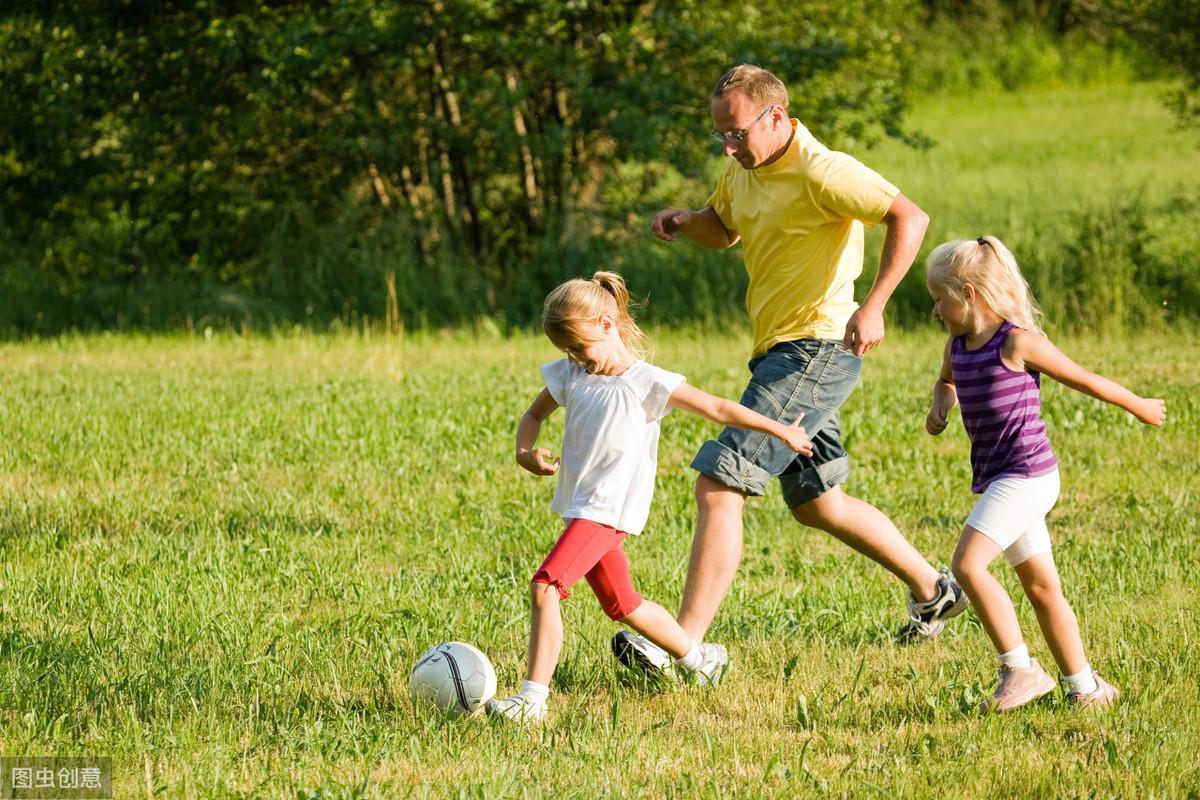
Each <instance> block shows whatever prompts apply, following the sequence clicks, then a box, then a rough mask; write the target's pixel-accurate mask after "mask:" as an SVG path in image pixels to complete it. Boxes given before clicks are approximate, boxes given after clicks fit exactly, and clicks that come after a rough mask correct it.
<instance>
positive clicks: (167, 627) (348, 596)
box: [0, 333, 1200, 798]
mask: <svg viewBox="0 0 1200 800" xmlns="http://www.w3.org/2000/svg"><path fill="white" fill-rule="evenodd" d="M654 340H655V343H656V345H657V353H656V361H657V362H658V363H660V364H662V365H663V366H666V367H669V368H672V369H677V370H680V371H682V372H684V373H686V374H687V375H688V376H689V378H690V380H692V382H694V383H695V384H697V385H699V386H701V387H702V388H705V389H707V390H709V391H713V392H716V393H721V394H725V395H732V396H736V395H737V393H738V392H739V391H740V389H741V386H742V383H743V380H744V370H743V364H744V358H745V353H746V350H747V342H746V341H745V340H744V337H737V336H716V335H709V336H701V335H688V334H682V333H674V334H672V333H658V334H656V335H655V336H654ZM1064 347H1065V349H1066V350H1067V352H1068V353H1070V354H1072V355H1073V356H1075V357H1076V358H1077V359H1078V360H1079V361H1081V362H1082V363H1084V364H1086V365H1089V366H1091V367H1093V368H1095V369H1097V370H1099V371H1101V372H1104V373H1106V374H1109V375H1111V376H1112V377H1114V378H1116V379H1118V380H1121V381H1122V382H1125V383H1127V384H1128V385H1130V386H1132V387H1134V388H1135V389H1136V390H1139V391H1145V392H1149V393H1152V394H1155V395H1158V396H1163V397H1165V398H1167V401H1168V409H1169V415H1170V417H1169V422H1168V425H1167V426H1166V428H1164V429H1163V430H1150V429H1146V428H1144V427H1142V426H1139V425H1138V424H1136V423H1135V422H1133V421H1132V420H1131V419H1129V418H1127V417H1126V416H1125V415H1124V414H1123V413H1122V412H1120V411H1118V410H1116V409H1113V408H1111V407H1105V406H1102V405H1101V404H1099V403H1097V402H1095V401H1092V400H1091V399H1089V398H1086V397H1083V396H1081V395H1078V394H1074V393H1071V392H1069V391H1066V390H1064V389H1062V388H1060V387H1057V386H1052V385H1051V386H1048V387H1047V388H1046V390H1045V392H1044V401H1045V407H1046V417H1047V420H1048V424H1049V427H1050V433H1051V437H1052V441H1053V443H1054V445H1055V448H1056V451H1057V453H1058V455H1059V457H1060V459H1061V461H1062V467H1063V477H1064V489H1063V494H1062V498H1061V500H1060V501H1059V505H1058V507H1057V508H1056V509H1055V511H1054V512H1053V513H1052V515H1051V519H1050V526H1051V531H1052V536H1053V538H1054V541H1055V546H1056V552H1057V554H1058V558H1059V561H1060V568H1061V571H1062V575H1063V581H1064V586H1065V589H1066V592H1067V596H1068V598H1069V599H1070V600H1071V601H1072V602H1073V604H1074V606H1075V609H1076V611H1077V612H1078V614H1079V617H1080V620H1081V624H1082V628H1083V633H1084V639H1085V643H1086V646H1087V650H1088V653H1089V657H1090V658H1091V660H1092V663H1093V664H1094V665H1095V666H1096V667H1097V668H1098V669H1099V670H1100V671H1102V673H1103V674H1104V675H1105V676H1106V677H1107V678H1109V679H1110V680H1112V681H1113V682H1114V683H1115V684H1117V685H1118V686H1119V687H1121V689H1122V691H1123V693H1124V695H1123V700H1122V702H1121V704H1120V705H1118V706H1117V707H1115V708H1114V709H1112V710H1111V711H1109V712H1107V713H1104V714H1099V715H1087V714H1079V713H1075V712H1073V711H1072V710H1071V709H1068V708H1066V707H1063V706H1062V705H1061V703H1057V702H1055V703H1048V704H1045V705H1042V706H1038V707H1036V708H1032V709H1029V710H1027V711H1023V712H1021V713H1019V714H1014V715H1012V716H1009V717H1004V718H980V717H978V716H976V715H975V714H974V713H972V709H973V707H974V706H975V704H976V703H977V702H978V701H979V700H980V699H981V698H983V697H984V696H985V695H986V693H987V692H988V691H989V690H990V688H991V685H992V680H993V673H994V663H993V662H994V656H993V654H992V653H991V652H990V647H989V645H988V642H987V639H986V637H985V635H984V634H983V632H982V631H981V630H980V628H979V626H978V623H977V622H976V621H975V620H974V619H973V618H972V617H970V616H968V617H967V618H965V619H963V620H960V621H958V622H957V623H955V624H953V626H952V627H951V629H950V630H949V632H948V633H947V635H945V636H944V637H943V638H942V639H941V640H939V641H937V642H934V643H932V644H929V645H925V646H920V647H911V648H906V647H899V646H897V645H895V644H893V643H892V642H891V640H890V633H891V631H892V630H893V629H894V628H895V627H896V625H897V624H898V623H899V621H900V618H901V614H902V611H903V602H904V593H903V591H902V587H901V586H900V584H899V583H898V582H897V581H895V580H894V579H891V578H890V577H889V576H888V575H887V574H886V573H884V572H883V571H882V570H881V569H879V568H877V567H875V566H874V565H872V564H871V563H870V562H868V561H867V560H866V559H864V558H862V557H860V556H857V555H855V554H853V553H851V552H850V551H849V550H848V549H846V548H845V547H843V546H841V545H839V544H837V543H836V542H834V541H833V540H831V539H830V538H829V537H827V536H825V535H823V534H819V533H816V532H813V531H807V530H801V529H799V528H798V527H796V526H795V525H794V523H791V522H790V521H789V517H788V515H787V514H786V512H785V510H784V509H783V508H782V504H781V502H780V500H779V496H778V490H777V489H772V491H771V492H770V494H769V495H768V496H767V497H766V498H764V499H761V500H757V501H755V502H753V503H751V505H750V507H749V512H748V514H747V517H746V524H747V544H746V554H745V558H744V560H743V562H742V565H741V569H740V571H739V573H738V577H737V580H736V582H735V584H734V587H733V590H732V592H731V593H730V595H729V597H728V598H727V599H726V601H725V603H724V605H723V607H722V611H721V614H720V615H719V617H718V619H717V622H716V625H715V626H714V628H713V630H712V634H711V636H712V638H713V639H715V640H719V641H722V642H724V643H726V644H727V645H728V646H729V648H730V652H731V655H732V658H733V664H734V671H733V672H732V674H731V675H730V677H729V679H728V681H727V683H726V684H725V685H723V686H722V687H720V688H719V689H718V690H716V691H697V690H684V691H677V692H668V693H663V694H655V693H652V692H647V691H645V690H643V689H642V688H639V687H638V686H636V685H634V684H630V683H629V682H628V681H627V680H624V679H623V678H622V676H621V675H620V674H619V673H618V671H617V669H616V668H615V666H614V664H613V662H612V661H611V658H610V657H609V655H608V651H607V641H608V638H609V637H610V636H611V634H612V633H613V632H614V631H615V630H616V626H615V625H614V624H612V623H611V622H610V621H609V620H607V618H605V617H604V616H603V614H602V613H601V612H600V610H599V608H598V607H597V605H596V603H595V601H594V600H593V599H592V598H591V597H590V595H589V592H588V591H587V589H586V587H585V586H582V585H581V586H579V587H578V591H577V592H576V594H575V595H574V596H573V597H572V598H571V599H570V600H569V601H567V603H566V604H565V613H566V621H567V643H566V649H565V652H564V660H563V665H562V667H561V668H560V670H559V673H558V675H557V676H556V686H555V688H556V691H555V694H554V695H553V705H552V716H551V719H550V722H549V725H548V726H547V727H546V728H545V730H544V731H542V732H540V733H526V732H517V731H513V730H509V729H507V728H505V727H503V726H495V725H491V724H488V723H487V722H486V721H485V720H466V721H459V722H451V721H444V720H442V719H439V718H436V717H432V716H430V715H428V714H426V713H424V712H422V711H420V710H419V709H416V708H414V707H413V706H412V705H411V703H410V702H409V699H408V696H407V690H406V682H407V677H408V672H409V670H410V669H411V666H412V664H413V663H414V660H415V658H416V657H417V656H418V655H419V654H420V653H421V652H422V651H423V650H424V649H425V648H426V647H428V646H429V645H431V644H433V643H435V642H438V641H441V640H446V639H462V640H465V641H470V642H473V643H475V644H477V645H478V646H480V647H482V648H483V649H484V650H485V651H486V652H487V653H489V654H490V656H491V657H492V659H493V661H494V663H495V664H496V667H497V669H498V672H499V675H500V682H501V690H502V691H508V690H512V689H514V688H515V687H516V685H517V683H518V682H519V680H520V675H521V672H522V669H523V663H522V662H523V657H524V639H525V634H526V630H527V629H526V626H527V608H526V603H527V601H526V582H527V580H528V577H529V576H530V575H531V574H532V571H533V569H534V568H535V567H536V565H537V563H538V561H539V559H540V558H541V556H542V555H544V553H545V551H546V550H547V548H548V547H549V545H550V544H551V543H552V542H553V540H554V538H555V537H556V535H557V533H558V527H559V525H558V522H557V521H556V520H555V519H554V517H553V516H552V515H551V514H550V512H549V511H548V508H547V507H548V504H549V500H550V496H551V494H552V491H553V483H552V481H549V480H542V479H537V478H534V477H533V476H530V475H528V474H526V473H523V472H522V471H520V470H519V468H517V467H516V465H515V464H514V463H513V460H512V453H511V448H512V434H513V430H514V428H515V423H516V419H517V417H518V416H519V415H520V413H521V412H522V411H523V410H524V408H525V406H526V404H527V403H528V402H529V400H530V399H531V398H532V397H533V395H534V394H535V393H536V392H537V391H538V389H539V382H538V380H539V379H538V374H537V365H538V364H539V363H541V362H543V361H545V360H549V359H551V358H553V357H554V355H555V354H554V353H553V351H552V350H551V348H550V346H549V344H548V343H547V342H545V341H544V340H543V339H541V338H531V337H517V338H513V339H501V338H488V337H486V336H484V337H481V338H479V339H478V340H476V339H475V338H473V337H470V336H466V335H461V336H460V335H454V336H451V335H447V336H436V335H429V336H419V337H414V336H409V337H408V338H406V339H393V338H387V339H384V338H379V337H375V338H372V339H369V340H364V339H362V338H361V337H355V336H352V335H343V336H338V337H312V336H307V335H280V336H278V337H274V338H270V337H250V338H240V337H229V336H225V335H222V334H217V335H216V336H214V337H213V338H212V339H205V338H203V337H197V338H195V339H191V338H136V337H121V336H100V337H88V338H70V337H68V338H63V339H55V340H47V341H39V342H31V343H24V344H9V345H3V346H0V363H3V364H4V382H3V385H2V386H0V409H3V413H0V441H3V442H4V443H5V447H4V448H2V449H0V548H2V549H0V554H2V555H0V558H2V566H0V752H2V753H5V754H22V753H27V754H58V755H72V754H81V753H90V754H101V755H111V756H112V757H113V758H114V762H115V769H116V789H117V796H118V797H149V796H150V795H151V793H153V796H155V797H164V796H165V797H251V796H272V797H316V796H319V797H356V796H362V797H389V798H390V797H408V796H411V797H458V796H464V797H489V798H490V797H521V796H543V795H546V796H564V797H594V796H597V795H623V796H624V795H628V796H644V797H663V796H667V797H671V796H693V795H701V796H706V797H707V796H711V797H749V796H773V797H790V796H796V795H820V794H830V795H833V796H849V795H853V796H874V795H878V796H904V797H908V796H926V797H931V796H945V795H947V794H952V795H954V796H963V797H993V796H1029V795H1042V796H1055V797H1057V796H1080V797H1082V796H1096V795H1101V796H1151V795H1157V796H1161V797H1179V796H1187V795H1188V794H1189V793H1190V794H1192V795H1193V796H1194V795H1195V794H1196V793H1197V792H1200V773H1198V771H1197V766H1196V760H1195V754H1196V752H1197V750H1198V749H1200V736H1198V735H1197V732H1196V727H1195V715H1196V710H1197V707H1198V706H1200V688H1198V687H1200V658H1198V657H1197V656H1196V654H1195V653H1196V647H1197V643H1198V642H1200V622H1198V617H1197V611H1200V609H1198V607H1197V606H1198V602H1197V598H1196V594H1195V586H1194V583H1195V576H1196V574H1198V572H1197V571H1198V570H1200V555H1198V554H1197V550H1196V547H1195V542H1196V535H1197V533H1200V531H1198V530H1197V523H1196V513H1197V510H1198V508H1197V506H1198V504H1197V493H1198V490H1200V484H1198V481H1197V470H1198V467H1197V464H1198V458H1197V457H1198V456H1200V447H1198V445H1197V443H1198V442H1200V423H1198V422H1197V419H1198V418H1200V415H1198V412H1200V401H1198V400H1197V397H1198V390H1200V376H1198V375H1197V373H1196V370H1195V364H1196V363H1197V360H1198V359H1200V345H1198V344H1197V343H1196V341H1195V340H1194V339H1181V338H1166V337H1158V336H1155V335H1143V336H1141V337H1137V338H1132V339H1123V340H1112V341H1103V340H1099V339H1097V340H1089V339H1082V340H1073V341H1067V342H1065V343H1064ZM939 353H940V340H939V337H937V336H936V335H934V334H932V333H919V334H906V335H895V336H893V337H891V338H889V339H888V340H887V342H885V344H884V346H883V347H882V348H881V349H880V350H878V351H876V352H875V353H873V354H872V355H871V356H870V357H869V358H868V361H867V366H866V370H865V377H864V381H863V384H862V385H861V386H860V388H859V389H858V390H857V391H856V393H855V395H854V396H853V397H852V399H851V401H850V402H849V404H848V405H847V407H846V409H845V412H844V427H845V430H846V435H847V438H848V441H849V447H850V449H851V452H852V454H853V459H854V467H855V471H854V474H853V477H852V479H851V483H850V484H849V486H848V489H849V490H850V491H851V492H852V493H854V494H856V495H859V496H861V497H864V498H867V499H869V500H870V501H872V502H874V503H876V504H877V505H878V506H879V507H880V508H882V509H884V510H885V511H887V512H888V513H889V514H891V515H892V516H893V518H894V519H895V520H896V521H897V523H898V524H899V525H900V527H901V529H902V530H904V531H905V533H906V534H907V535H908V536H910V537H911V538H912V539H913V541H914V542H915V543H916V544H917V546H918V547H919V549H920V550H921V551H922V552H923V553H925V554H926V555H927V556H928V557H929V558H930V559H931V560H932V561H934V562H935V563H944V562H946V561H947V560H948V559H949V557H950V554H951V552H952V549H953V546H954V541H955V538H956V534H957V531H958V530H959V528H960V526H961V523H962V520H963V519H964V518H965V515H966V513H967V512H968V510H969V508H970V503H971V496H970V494H969V492H968V488H967V485H968V474H969V468H968V465H967V459H966V454H967V446H966V440H965V436H964V435H963V434H962V431H961V426H958V425H957V423H956V424H955V426H954V427H952V428H951V429H950V431H949V433H948V434H947V435H945V436H943V437H942V438H940V439H931V438H929V437H927V436H926V435H925V434H924V433H923V432H922V421H923V418H924V413H925V409H926V407H927V402H928V394H929V388H930V384H931V381H932V379H933V376H934V374H935V370H936V365H937V361H938V358H939ZM561 422H562V421H561V414H559V415H556V416H555V417H554V418H553V420H552V423H551V424H550V425H549V426H548V427H547V429H546V431H545V438H544V441H546V442H548V443H551V444H552V446H556V442H557V437H558V435H559V433H560V432H561ZM713 433H714V428H713V427H712V426H710V425H709V424H707V423H705V422H702V421H700V420H698V419H694V418H689V417H687V416H685V415H683V414H679V413H675V414H672V415H670V416H669V417H668V418H667V419H666V420H665V421H664V426H663V441H662V445H661V448H660V466H659V483H658V494H657V498H656V502H655V505H654V508H653V510H652V515H651V520H650V524H649V526H648V529H647V533H646V535H644V536H642V537H640V538H639V539H637V540H636V541H634V542H632V543H631V544H630V546H629V547H628V551H629V554H630V557H631V561H632V564H633V568H634V577H635V581H636V583H637V585H638V587H639V589H640V590H641V591H642V592H643V593H644V594H645V595H646V596H647V597H650V598H653V599H656V600H658V601H660V602H662V603H664V604H665V605H667V606H668V607H674V606H675V604H676V603H677V600H678V597H679V594H680V591H681V589H682V585H683V577H684V572H685V568H686V560H687V551H688V545H689V541H690V536H691V528H692V522H693V519H694V510H693V504H692V500H691V487H692V482H693V475H692V473H690V471H689V470H688V468H687V463H688V461H689V460H690V457H691V455H692V453H693V452H694V451H695V449H696V448H697V446H698V445H699V444H700V442H702V441H703V440H704V439H705V438H707V437H709V436H711V435H712V434H713ZM996 573H997V574H998V575H999V576H1000V577H1001V579H1002V580H1003V581H1004V583H1005V585H1006V586H1008V587H1009V588H1010V591H1013V592H1014V593H1019V587H1018V584H1017V582H1016V581H1015V577H1014V575H1013V573H1012V572H1011V570H1009V569H1008V568H1007V567H1005V566H1003V565H997V567H996ZM1014 596H1015V597H1016V596H1018V594H1014ZM1018 609H1019V612H1020V615H1021V620H1022V623H1023V625H1024V627H1025V629H1026V632H1027V638H1028V641H1029V644H1030V646H1031V650H1032V651H1033V652H1034V654H1035V655H1036V656H1038V657H1039V658H1041V659H1042V660H1043V661H1044V662H1049V661H1050V658H1049V654H1048V652H1047V651H1046V648H1045V645H1044V643H1043V642H1042V640H1041V638H1040V636H1039V635H1038V634H1037V632H1036V628H1035V624H1034V621H1033V617H1032V613H1031V612H1030V609H1029V607H1028V604H1027V603H1026V602H1023V601H1019V602H1018Z"/></svg>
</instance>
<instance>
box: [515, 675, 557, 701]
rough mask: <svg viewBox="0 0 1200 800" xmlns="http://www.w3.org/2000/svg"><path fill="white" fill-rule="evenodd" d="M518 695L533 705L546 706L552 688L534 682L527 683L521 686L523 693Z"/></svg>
mask: <svg viewBox="0 0 1200 800" xmlns="http://www.w3.org/2000/svg"><path fill="white" fill-rule="evenodd" d="M517 694H519V695H520V696H521V697H524V698H525V699H526V700H528V701H529V703H530V704H531V705H537V706H544V705H546V698H548V697H549V696H550V687H549V686H543V685H542V684H540V683H534V682H533V681H525V682H524V683H522V684H521V691H520V692H518V693H517Z"/></svg>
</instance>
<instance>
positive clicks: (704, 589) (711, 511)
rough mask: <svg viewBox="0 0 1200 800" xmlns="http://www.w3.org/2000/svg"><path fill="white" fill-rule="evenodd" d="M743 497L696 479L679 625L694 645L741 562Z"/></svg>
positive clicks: (712, 482) (705, 479) (703, 477)
mask: <svg viewBox="0 0 1200 800" xmlns="http://www.w3.org/2000/svg"><path fill="white" fill-rule="evenodd" d="M745 505H746V496H745V495H744V494H742V493H741V492H739V491H737V490H736V489H730V488H729V487H728V486H725V485H724V484H721V483H718V482H717V481H715V480H713V479H712V478H710V477H708V476H707V475H701V476H700V477H698V478H697V479H696V510H697V515H696V535H695V536H693V537H692V554H691V558H690V559H689V561H688V572H687V581H686V583H684V586H683V601H682V602H681V603H680V606H679V625H680V627H682V628H683V629H684V630H685V631H686V632H687V633H688V635H689V636H691V637H692V638H693V639H695V640H696V641H697V642H702V641H704V634H705V632H707V631H708V626H709V625H711V624H712V621H713V617H715V616H716V615H717V609H718V608H720V607H721V601H722V600H723V599H724V598H725V593H726V592H728V591H729V586H730V584H731V583H733V576H734V574H736V573H737V568H738V563H739V562H740V561H741V559H742V508H743V507H744V506H745Z"/></svg>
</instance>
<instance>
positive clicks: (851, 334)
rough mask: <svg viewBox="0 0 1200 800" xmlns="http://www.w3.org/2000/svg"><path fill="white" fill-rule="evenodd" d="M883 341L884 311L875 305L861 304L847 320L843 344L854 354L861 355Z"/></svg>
mask: <svg viewBox="0 0 1200 800" xmlns="http://www.w3.org/2000/svg"><path fill="white" fill-rule="evenodd" d="M882 341H883V312H882V311H876V310H875V309H874V308H873V307H869V306H859V308H858V310H857V311H855V312H854V313H853V314H851V315H850V319H849V321H847V322H846V337H845V338H844V339H843V340H842V344H843V345H845V346H846V348H847V349H848V350H853V351H854V355H856V356H861V355H862V354H863V353H865V352H867V351H868V350H872V349H874V347H875V346H876V345H877V344H879V343H880V342H882Z"/></svg>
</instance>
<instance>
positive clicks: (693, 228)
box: [650, 206, 920, 250]
mask: <svg viewBox="0 0 1200 800" xmlns="http://www.w3.org/2000/svg"><path fill="white" fill-rule="evenodd" d="M650 230H651V231H653V232H654V235H655V236H657V237H658V238H660V239H662V240H663V241H665V242H672V241H674V240H675V237H676V236H678V235H679V234H681V233H682V234H683V235H684V237H685V238H688V239H691V240H692V241H693V242H695V243H696V244H698V245H700V246H701V247H707V248H709V249H710V250H724V249H725V248H727V247H733V246H734V245H735V244H737V243H738V239H739V238H740V237H739V236H738V235H737V234H736V233H733V232H731V231H730V230H729V229H728V228H726V227H725V224H724V223H722V222H721V218H720V217H719V216H717V212H716V211H714V210H713V209H712V207H711V206H708V207H705V208H704V210H702V211H687V210H685V209H682V208H664V209H663V210H662V211H660V212H658V213H657V214H655V215H654V221H653V222H651V223H650ZM918 244H920V241H919V240H918Z"/></svg>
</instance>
